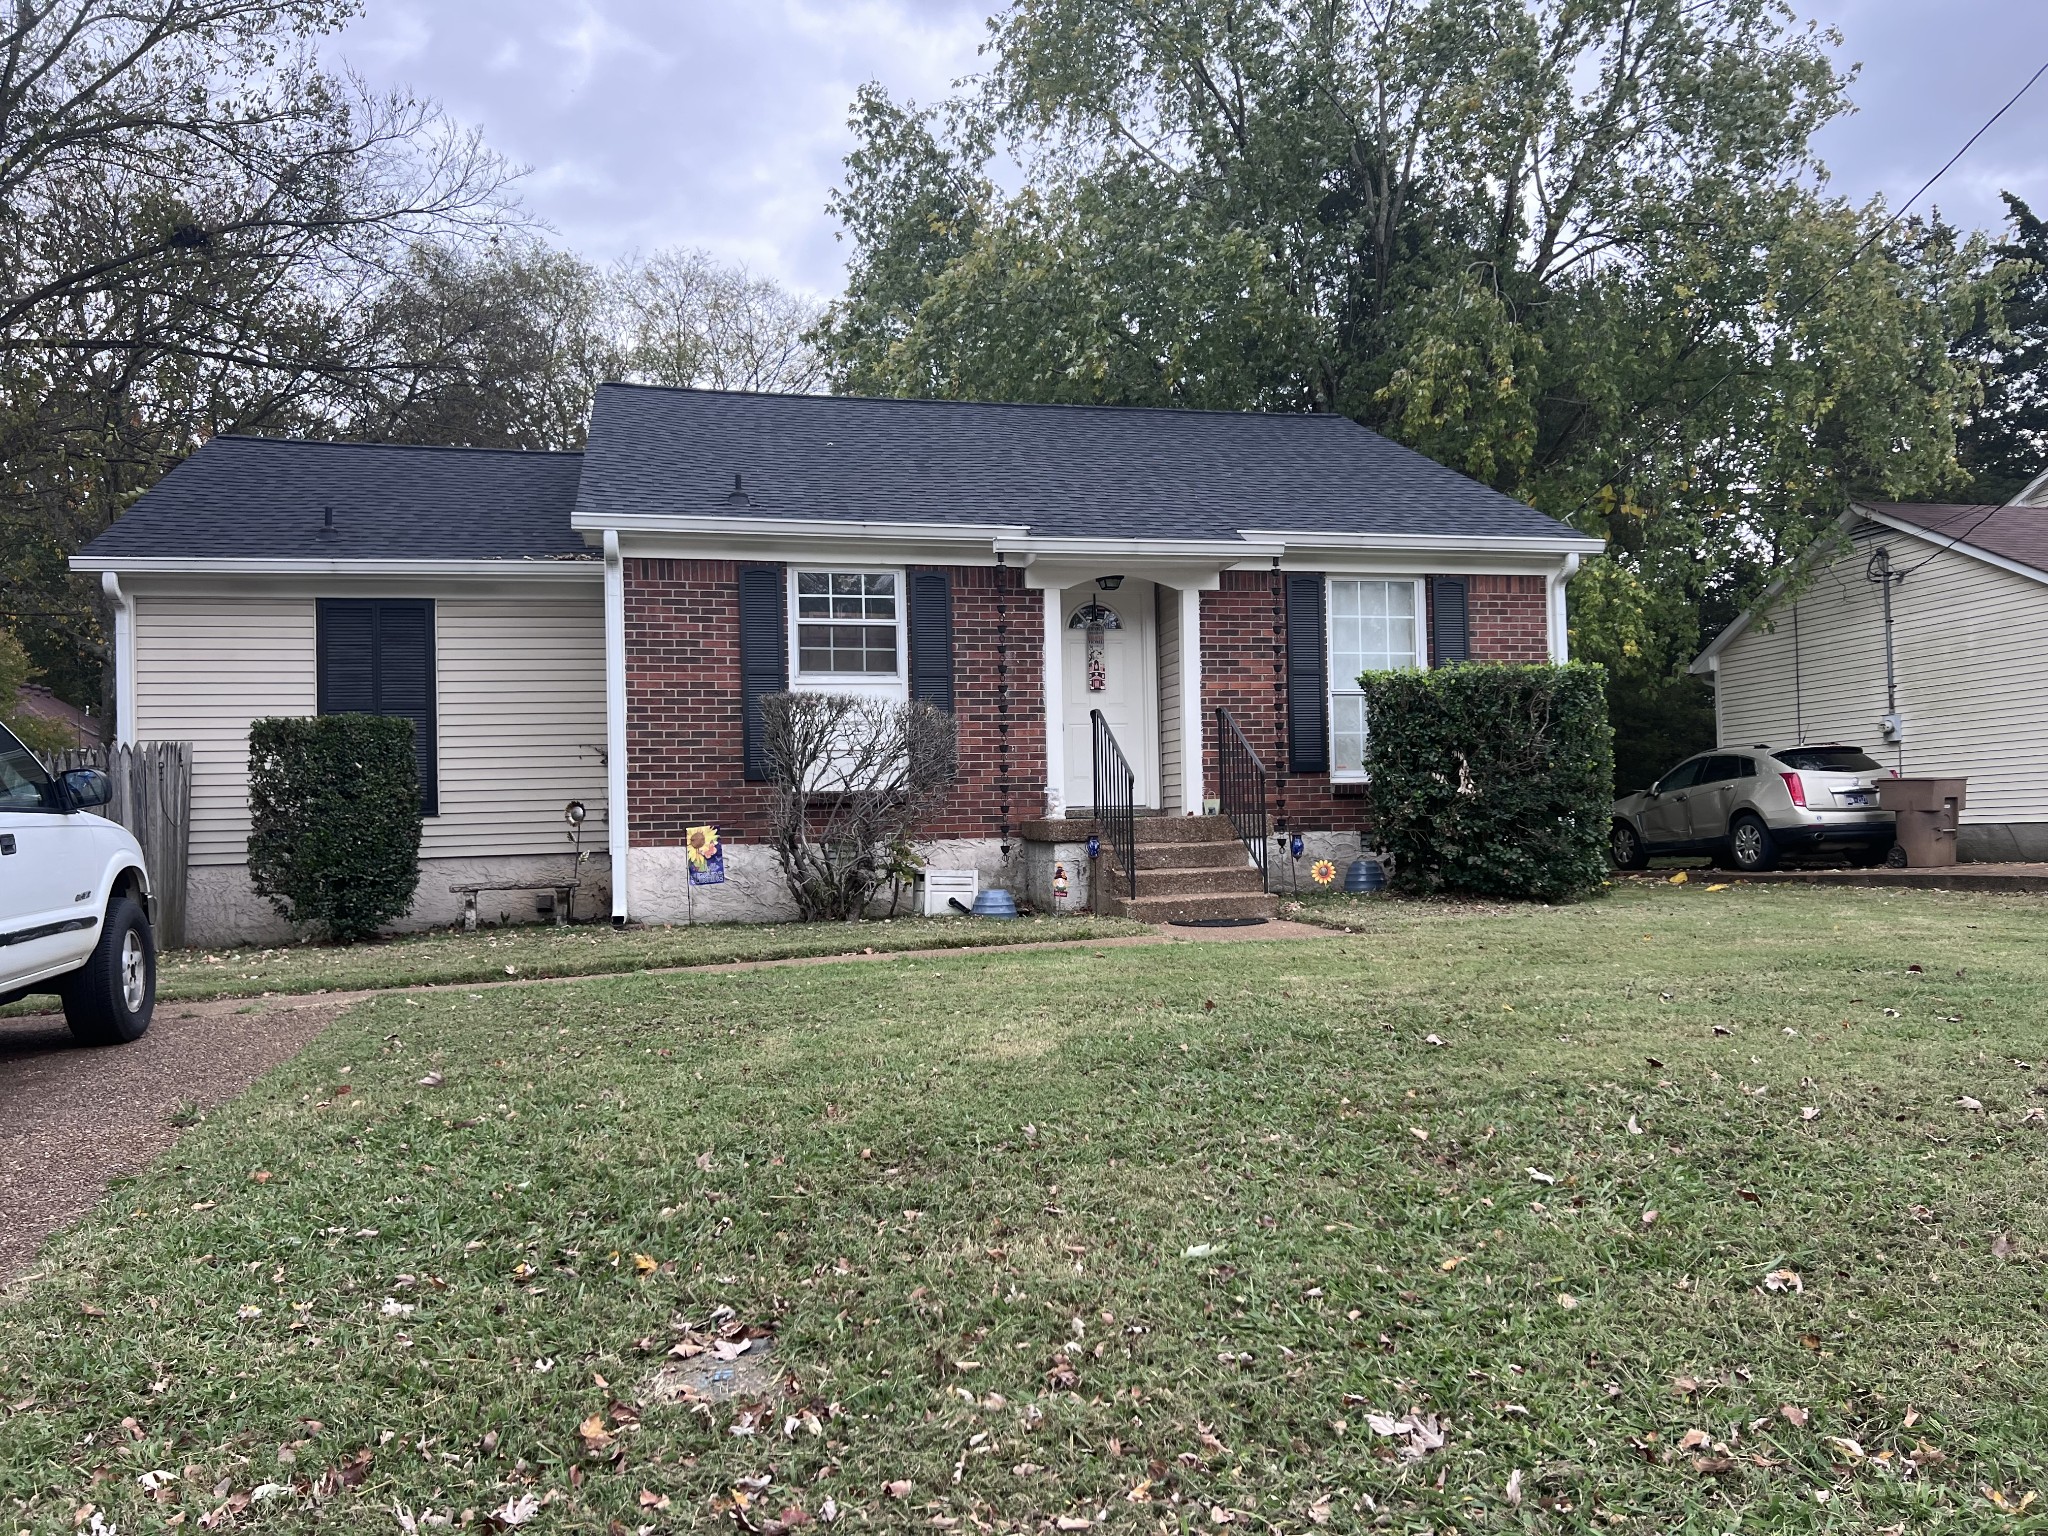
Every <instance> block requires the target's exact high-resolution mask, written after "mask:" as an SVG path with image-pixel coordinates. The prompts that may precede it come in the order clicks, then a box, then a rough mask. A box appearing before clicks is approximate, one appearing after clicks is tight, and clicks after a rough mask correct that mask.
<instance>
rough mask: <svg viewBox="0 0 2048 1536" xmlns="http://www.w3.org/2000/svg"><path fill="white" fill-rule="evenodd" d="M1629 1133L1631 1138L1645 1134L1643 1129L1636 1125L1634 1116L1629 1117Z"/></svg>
mask: <svg viewBox="0 0 2048 1536" xmlns="http://www.w3.org/2000/svg"><path fill="white" fill-rule="evenodd" d="M1628 1133H1629V1135H1631V1136H1640V1135H1642V1134H1643V1128H1642V1127H1641V1126H1640V1125H1638V1124H1636V1117H1635V1116H1634V1115H1630V1116H1629V1117H1628Z"/></svg>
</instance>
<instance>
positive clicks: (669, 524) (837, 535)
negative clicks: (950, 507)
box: [569, 513, 1031, 545]
mask: <svg viewBox="0 0 2048 1536" xmlns="http://www.w3.org/2000/svg"><path fill="white" fill-rule="evenodd" d="M569 526H570V527H571V528H575V529H578V530H581V531H585V532H592V533H595V532H598V531H603V532H605V533H607V534H610V535H612V536H613V537H617V536H618V535H619V534H620V533H624V534H625V535H626V536H627V537H629V538H630V537H632V536H634V535H636V534H643V533H698V534H703V533H710V534H731V535H735V536H737V537H741V538H761V537H773V538H784V539H862V540H874V539H893V540H895V541H897V542H899V543H901V542H904V541H906V540H909V541H917V542H926V543H943V544H984V545H985V544H989V543H991V542H992V541H994V540H997V539H1014V538H1022V537H1024V536H1025V535H1027V534H1029V533H1030V531H1031V530H1030V529H1029V528H1028V527H1026V526H1024V525H1023V524H1021V523H912V522H900V523H899V522H893V521H891V522H876V521H870V520H867V519H862V520H859V521H856V520H854V519H852V518H842V517H753V516H745V515H742V516H735V517H701V516H695V515H688V514H676V515H673V516H671V515H664V514H651V515H647V516H635V517H633V518H632V519H630V520H627V521H624V523H623V526H622V521H621V520H620V519H617V518H613V519H609V520H605V519H600V518H598V517H595V516H592V515H590V514H587V513H574V514H572V515H571V516H570V518H569Z"/></svg>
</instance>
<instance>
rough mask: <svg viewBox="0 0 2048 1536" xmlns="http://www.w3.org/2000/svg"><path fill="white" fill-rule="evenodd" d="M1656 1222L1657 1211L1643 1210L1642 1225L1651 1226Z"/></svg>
mask: <svg viewBox="0 0 2048 1536" xmlns="http://www.w3.org/2000/svg"><path fill="white" fill-rule="evenodd" d="M1656 1224H1657V1213H1656V1212H1655V1211H1645V1212H1643V1225H1644V1226H1646V1227H1651V1226H1655V1225H1656Z"/></svg>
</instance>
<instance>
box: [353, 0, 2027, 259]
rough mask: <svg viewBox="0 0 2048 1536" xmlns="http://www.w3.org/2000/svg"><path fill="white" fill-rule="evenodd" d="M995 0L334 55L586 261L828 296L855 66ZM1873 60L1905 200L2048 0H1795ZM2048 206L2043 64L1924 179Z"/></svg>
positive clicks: (447, 32) (495, 23)
mask: <svg viewBox="0 0 2048 1536" xmlns="http://www.w3.org/2000/svg"><path fill="white" fill-rule="evenodd" d="M991 3H992V0H365V14H364V15H363V17H362V18H361V19H360V20H359V21H357V22H356V23H355V24H354V25H353V26H351V27H350V29H349V30H348V32H347V33H346V34H345V35H344V36H343V37H342V38H341V39H339V40H338V42H337V44H336V47H337V50H338V51H339V52H340V53H341V54H342V55H343V56H344V57H345V58H346V59H347V60H348V61H349V63H350V64H352V65H353V66H354V67H355V68H356V69H358V70H359V71H360V72H361V73H363V74H364V75H365V76H366V77H367V78H368V79H369V80H370V81H371V82H372V83H373V84H382V85H396V84H403V85H407V86H410V87H412V88H413V89H415V90H418V91H420V92H422V93H424V94H426V95H429V96H433V97H436V98H438V99H439V100H440V101H441V102H443V103H444V104H445V105H446V106H447V107H448V108H449V109H450V111H451V112H453V113H454V114H455V116H457V117H458V118H460V119H461V120H463V121H465V122H469V123H474V124H477V125H479V126H481V127H482V128H483V130H484V132H485V134H486V135H487V136H488V138H489V139H490V142H491V143H492V144H493V145H494V146H495V147H496V148H497V149H498V150H499V151H500V152H501V153H503V154H505V155H507V156H508V157H510V158H511V159H513V160H516V161H519V162H521V163H523V164H525V165H528V166H531V167H532V174H531V175H529V176H528V177H527V178H526V180H525V181H524V182H523V183H522V187H521V193H522V196H523V198H524V200H525V202H526V204H527V206H528V207H529V208H531V209H533V210H534V211H535V212H536V213H538V214H539V215H540V216H541V217H542V218H544V219H545V220H547V222H548V223H550V224H551V225H553V226H554V228H555V229H556V230H558V231H559V232H560V234H561V236H562V238H563V239H564V241H565V242H566V243H568V244H569V245H571V246H573V247H574V248H576V249H578V250H580V251H582V252H584V253H585V254H587V255H590V256H594V257H600V258H605V257H612V256H617V255H621V254H624V253H626V252H628V251H632V250H635V249H640V250H652V249H654V248H656V247H659V246H664V245H674V244H689V245H701V246H705V247H707V248H709V249H710V250H712V251H714V252H716V253H718V254H719V255H721V256H723V257H726V258H728V259H739V260H743V261H745V262H746V263H747V264H749V265H750V266H752V267H753V268H755V269H756V270H758V271H760V272H763V273H766V274H768V275H771V276H774V277H776V278H779V279H781V280H782V281H784V282H786V283H790V284H792V285H795V286H797V287H800V288H804V289H807V290H810V291H811V292H813V293H816V294H819V295H827V294H830V293H833V292H836V291H837V290H838V288H839V285H840V269H841V261H842V255H841V250H840V247H839V246H838V244H837V242H836V241H835V240H834V239H833V227H832V221H831V219H830V218H829V217H828V216H827V214H826V212H825V197H826V194H827V192H828V191H829V190H830V189H831V187H832V186H833V185H834V184H835V182H836V181H837V179H838V176H839V171H840V158H841V156H843V155H844V154H845V153H846V150H847V148H848V146H849V144H850V142H851V139H850V135H849V134H848V132H847V128H846V115H847V107H848V105H849V104H850V102H851V101H852V99H853V94H854V91H855V90H856V89H857V88H858V87H859V86H860V85H861V83H862V82H863V81H866V80H879V81H881V82H882V83H883V84H884V85H886V86H887V87H888V88H889V90H890V91H891V92H892V93H893V94H895V95H896V96H897V97H898V98H899V99H900V98H904V97H911V98H915V99H917V100H920V101H929V100H932V99H935V98H936V97H938V96H940V95H942V94H943V93H944V92H945V90H946V88H947V86H948V85H949V84H950V82H951V81H953V80H954V79H955V78H957V77H959V76H961V75H963V74H967V73H971V72H972V71H974V70H975V69H976V68H977V67H978V66H977V61H976V56H975V50H976V48H977V46H978V45H979V44H980V42H981V41H982V38H983V37H984V35H985V28H984V18H985V17H986V16H987V14H988V12H989V10H990V8H991ZM1795 3H1796V4H1800V9H1801V10H1802V13H1803V14H1806V15H1809V16H1813V17H1816V18H1818V19H1820V20H1822V21H1826V22H1832V23H1833V24H1834V25H1835V26H1837V27H1838V28H1839V29H1840V30H1841V32H1842V34H1843V37H1844V45H1843V48H1842V50H1841V53H1842V58H1843V60H1844V61H1845V63H1860V64H1861V65H1862V66H1863V68H1862V75H1861V78H1860V79H1859V80H1858V82H1857V84H1856V86H1855V87H1854V97H1855V100H1856V102H1857V104H1858V106H1859V108H1860V109H1861V110H1860V111H1859V112H1858V113H1857V114H1856V115H1855V116H1854V117H1852V118H1850V119H1848V120H1847V121H1845V122H1843V123H1839V124H1837V125H1835V126H1833V127H1831V128H1829V129H1828V130H1827V133H1826V136H1825V137H1824V139H1823V140H1822V142H1821V150H1822V154H1823V157H1824V158H1825V159H1826V161H1827V162H1828V164H1829V166H1830V167H1831V168H1832V170H1833V172H1834V178H1835V179H1834V185H1835V187H1836V188H1837V189H1838V190H1840V191H1843V192H1846V193H1849V194H1852V195H1855V196H1857V197H1862V196H1865V195H1868V194H1870V193H1874V192H1884V193H1886V194H1888V195H1889V196H1890V197H1891V198H1892V199H1893V201H1894V202H1896V201H1897V200H1898V199H1901V198H1903V197H1905V196H1907V195H1908V194H1909V193H1911V192H1912V191H1913V189H1914V188H1916V187H1917V186H1919V184H1920V183H1921V182H1922V181H1924V180H1925V179H1926V178H1927V177H1928V176H1929V175H1930V174H1932V173H1933V171H1934V170H1935V169H1936V168H1937V167H1938V166H1939V165H1940V164H1941V163H1942V161H1944V160H1945V159H1947V158H1948V156H1949V155H1950V154H1951V153H1953V152H1954V150H1955V149H1956V148H1957V147H1958V146H1959V145H1960V144H1961V143H1962V142H1963V140H1964V139H1966V138H1967V137H1969V135H1970V134H1971V133H1972V132H1973V131H1974V130H1975V129H1976V128H1977V127H1978V126H1979V125H1980V124H1981V123H1982V122H1983V121H1984V119H1985V118H1986V117H1988V116H1989V115H1990V114H1991V112H1992V111H1994V110H1995V109H1996V107H1997V106H1998V104H1999V103H2000V102H2002V101H2004V100H2005V98H2006V97H2008V96H2009V95H2011V94H2012V92H2013V91H2014V90H2016V89H2017V88H2018V87H2019V85H2020V84H2021V83H2022V82H2023V81H2024V80H2025V79H2026V78H2027V76H2028V75H2029V74H2031V73H2032V72H2033V71H2034V70H2035V69H2036V68H2037V67H2038V66H2039V65H2040V64H2041V63H2042V62H2044V61H2048V3H2044V0H1803V3H1801V0H1795ZM2002 188H2009V189H2011V190H2013V191H2015V192H2018V193H2020V194H2021V195H2022V196H2025V197H2028V198H2029V199H2031V200H2032V201H2033V202H2034V204H2035V206H2036V208H2037V210H2048V79H2044V80H2043V82H2042V83H2041V84H2040V85H2038V86H2036V87H2035V88H2034V91H2033V93H2031V94H2030V95H2029V96H2028V97H2027V99H2026V100H2025V101H2023V102H2022V103H2021V104H2020V105H2019V106H2018V107H2016V108H2014V109H2013V111H2012V112H2011V113H2009V114H2008V115H2007V116H2006V118H2005V119H2004V120H2003V121H2002V122H2001V123H2000V124H1999V125H1998V126H1997V127H1996V128H1994V129H1993V130H1992V131H1991V132H1990V133H1989V134H1987V135H1986V136H1985V137H1984V139H1983V140H1981V141H1980V142H1979V143H1978V145H1977V147H1976V148H1975V149H1974V150H1973V151H1971V153H1970V154H1969V156H1967V157H1966V158H1965V159H1964V160H1963V162H1962V163H1961V164H1960V165H1958V166H1957V167H1956V169H1955V170H1953V171H1951V172H1950V173H1949V175H1948V176H1947V178H1946V179H1944V180H1943V181H1942V182H1941V184H1940V185H1939V186H1938V187H1937V188H1936V189H1935V191H1934V193H1933V194H1931V195H1930V198H1929V201H1930V202H1934V203H1937V204H1938V205H1939V206H1940V207H1941V208H1942V210H1943V211H1944V212H1945V213H1946V214H1948V216H1949V217H1950V219H1951V220H1952V221H1954V222H1957V223H1962V224H1985V225H1989V224H1993V223H1996V222H1997V221H1998V219H1999V218H2000V216H2001V214H2002V212H2003V209H2002V205H2001V204H2000V202H1999V197H1998V194H1999V191H2000V190H2001V189H2002Z"/></svg>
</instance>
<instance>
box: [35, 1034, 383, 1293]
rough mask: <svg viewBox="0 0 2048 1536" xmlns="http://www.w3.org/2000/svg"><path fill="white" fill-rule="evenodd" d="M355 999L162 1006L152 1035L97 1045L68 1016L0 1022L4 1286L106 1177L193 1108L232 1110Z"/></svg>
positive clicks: (126, 1166)
mask: <svg viewBox="0 0 2048 1536" xmlns="http://www.w3.org/2000/svg"><path fill="white" fill-rule="evenodd" d="M349 1001H353V999H349V1000H346V1001H344V1000H340V999H337V998H334V997H331V996H330V997H319V998H300V999H291V998H278V999H273V1000H266V1001H264V1002H261V1003H251V1002H249V1001H248V1000H246V999H234V1000H229V1001H223V1002H217V1003H159V1004H158V1005H157V1013H156V1019H155V1021H154V1022H153V1023H152V1024H151V1025H150V1029H149V1033H148V1034H146V1035H144V1036H143V1037H142V1038H141V1039H140V1040H138V1041H136V1042H135V1043H134V1044H133V1045H119V1046H108V1047H99V1048H91V1047H86V1046H81V1045H78V1044H77V1043H75V1042H74V1041H73V1040H72V1038H71V1033H70V1031H69V1030H67V1029H66V1028H65V1027H64V1020H63V1018H62V1016H61V1015H57V1014H38V1015H32V1016H30V1017H27V1018H12V1019H0V1285H4V1284H5V1283H6V1282H7V1281H9V1280H12V1279H14V1278H16V1277H18V1276H19V1275H21V1274H22V1273H23V1272H25V1271H27V1270H28V1269H30V1268H31V1267H32V1264H33V1260H34V1258H35V1254H36V1250H37V1249H38V1248H39V1247H40V1246H41V1244H42V1242H43V1239H44V1238H46V1237H48V1236H49V1235H50V1234H51V1233H52V1232H54V1231H56V1230H57V1229H58V1228H59V1227H61V1226H64V1225H65V1224H66V1223H68V1222H72V1221H76V1220H77V1219H78V1218H79V1217H80V1216H83V1215H84V1214H85V1213H86V1212H87V1211H88V1210H90V1209H91V1208H92V1207H93V1205H94V1203H95V1202H97V1201H98V1199H99V1198H100V1196H101V1194H102V1193H103V1192H104V1191H105V1189H106V1185H107V1181H108V1180H109V1179H112V1178H115V1177H118V1176H119V1175H121V1174H127V1173H135V1172H138V1171H139V1170H141V1169H142V1168H144V1167H146V1166H148V1164H150V1163H151V1162H153V1161H154V1160H155V1159H156V1158H157V1157H159V1156H160V1155H161V1154H162V1153H163V1152H164V1150H165V1149H166V1148H168V1147H169V1146H170V1145H171V1143H172V1142H173V1141H175V1140H176V1139H177V1136H178V1130H179V1127H178V1125H177V1123H176V1122H177V1121H178V1120H181V1119H184V1118H185V1117H186V1115H189V1113H190V1110H191V1108H192V1107H193V1106H196V1107H197V1108H198V1109H200V1110H207V1109H211V1108H213V1107H214V1106H215V1105H217V1104H222V1103H225V1102H226V1101H227V1100H229V1099H231V1098H233V1097H234V1096H235V1095H236V1094H238V1093H240V1092H241V1091H242V1090H243V1089H244V1088H247V1087H248V1086H249V1085H250V1084H251V1083H252V1082H254V1081H255V1080H256V1079H257V1078H259V1077H261V1076H262V1075H263V1074H264V1073H265V1072H268V1071H269V1070H270V1069H271V1068H272V1067H274V1066H277V1065H278V1064H279V1063H280V1062H284V1061H288V1060H290V1059H291V1058H292V1057H293V1056H295V1055H297V1054H298V1052H299V1051H301V1050H303V1049H304V1048H305V1047H306V1045H307V1044H309V1043H310V1042H311V1041H312V1039H313V1038H314V1036H316V1035H318V1034H319V1033H320V1032H321V1031H322V1030H323V1029H325V1028H326V1027H327V1026H328V1025H329V1024H331V1023H333V1022H334V1020H335V1019H336V1018H337V1017H339V1016H340V1014H341V1012H342V1010H343V1009H344V1008H346V1007H347V1006H348V1002H349ZM181 1110H182V1111H184V1113H182V1114H181Z"/></svg>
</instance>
